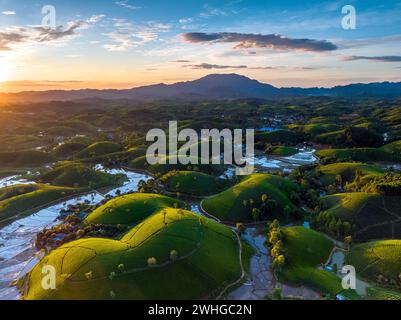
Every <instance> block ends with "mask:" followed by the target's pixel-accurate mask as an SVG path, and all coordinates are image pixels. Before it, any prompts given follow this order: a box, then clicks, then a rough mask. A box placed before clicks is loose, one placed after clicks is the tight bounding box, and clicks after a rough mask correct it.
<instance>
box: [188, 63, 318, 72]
mask: <svg viewBox="0 0 401 320" xmlns="http://www.w3.org/2000/svg"><path fill="white" fill-rule="evenodd" d="M182 67H184V68H191V69H204V70H210V69H249V70H278V71H284V72H288V71H311V70H317V69H322V67H299V66H296V67H293V66H262V67H249V66H247V65H237V66H230V65H219V64H210V63H199V64H186V65H183V66H182Z"/></svg>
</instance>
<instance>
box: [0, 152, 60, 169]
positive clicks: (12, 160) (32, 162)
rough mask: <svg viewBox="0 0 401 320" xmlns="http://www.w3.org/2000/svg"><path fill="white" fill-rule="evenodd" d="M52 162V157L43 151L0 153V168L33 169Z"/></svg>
mask: <svg viewBox="0 0 401 320" xmlns="http://www.w3.org/2000/svg"><path fill="white" fill-rule="evenodd" d="M53 161H54V157H53V155H51V154H50V153H46V152H43V151H37V150H27V151H14V152H0V167H1V168H2V169H4V168H34V167H38V166H41V165H44V164H47V163H51V162H53Z"/></svg>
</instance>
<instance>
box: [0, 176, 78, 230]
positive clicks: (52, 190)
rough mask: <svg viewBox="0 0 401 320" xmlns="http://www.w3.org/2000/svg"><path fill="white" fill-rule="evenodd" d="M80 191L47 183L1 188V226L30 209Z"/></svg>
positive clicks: (28, 211)
mask: <svg viewBox="0 0 401 320" xmlns="http://www.w3.org/2000/svg"><path fill="white" fill-rule="evenodd" d="M77 192H79V190H77V189H74V188H67V187H54V186H49V185H45V184H32V185H14V186H12V187H6V188H2V189H0V197H1V200H0V226H4V225H6V224H8V223H11V222H12V221H13V220H14V217H16V216H18V215H21V216H20V217H23V216H25V215H26V214H28V213H30V210H32V209H34V208H37V207H40V206H43V205H46V204H48V203H51V202H53V201H56V200H59V199H62V198H65V197H67V196H70V195H73V194H74V193H77Z"/></svg>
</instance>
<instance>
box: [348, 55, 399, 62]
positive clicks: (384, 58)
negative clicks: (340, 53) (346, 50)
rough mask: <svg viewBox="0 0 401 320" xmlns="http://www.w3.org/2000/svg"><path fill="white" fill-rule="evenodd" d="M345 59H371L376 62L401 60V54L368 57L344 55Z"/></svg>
mask: <svg viewBox="0 0 401 320" xmlns="http://www.w3.org/2000/svg"><path fill="white" fill-rule="evenodd" d="M343 60H344V61H357V60H370V61H375V62H401V56H377V57H367V56H349V57H344V58H343Z"/></svg>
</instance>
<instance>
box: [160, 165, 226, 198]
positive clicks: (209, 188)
mask: <svg viewBox="0 0 401 320" xmlns="http://www.w3.org/2000/svg"><path fill="white" fill-rule="evenodd" d="M159 180H160V181H161V182H163V183H164V184H165V185H166V187H167V189H168V190H171V191H174V192H177V191H178V192H180V193H185V194H191V195H197V196H205V195H211V194H216V193H218V192H220V191H221V190H222V189H223V187H224V185H225V183H224V180H222V179H219V178H216V177H214V176H211V175H208V174H206V173H202V172H195V171H172V172H171V173H167V174H166V175H164V176H162V177H160V178H159Z"/></svg>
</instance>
